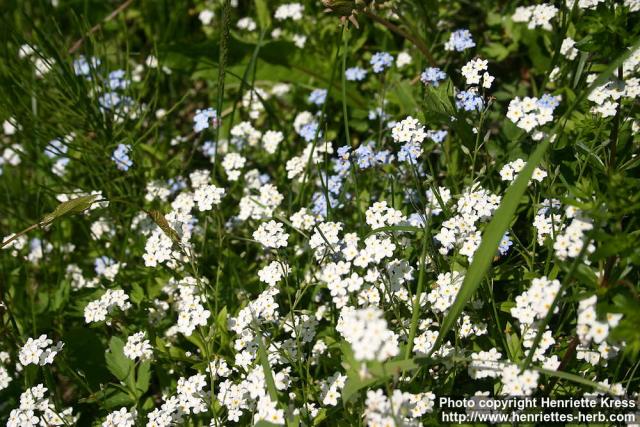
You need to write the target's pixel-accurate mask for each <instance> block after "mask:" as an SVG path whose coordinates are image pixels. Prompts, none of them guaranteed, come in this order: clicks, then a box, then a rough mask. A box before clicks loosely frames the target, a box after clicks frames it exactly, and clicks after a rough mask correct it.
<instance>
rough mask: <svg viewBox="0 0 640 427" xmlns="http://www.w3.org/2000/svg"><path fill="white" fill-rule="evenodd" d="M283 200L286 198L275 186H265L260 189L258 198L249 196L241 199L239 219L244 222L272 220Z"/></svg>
mask: <svg viewBox="0 0 640 427" xmlns="http://www.w3.org/2000/svg"><path fill="white" fill-rule="evenodd" d="M282 200H284V196H283V195H282V194H280V192H279V191H278V189H277V188H276V186H275V185H273V184H265V185H263V186H261V187H260V189H259V194H258V195H257V197H256V196H255V195H253V194H247V195H245V196H243V197H242V199H240V213H239V214H238V218H239V219H240V220H242V221H245V220H247V219H249V218H251V219H267V218H270V217H271V216H273V213H274V212H275V210H276V208H277V207H278V206H280V203H282Z"/></svg>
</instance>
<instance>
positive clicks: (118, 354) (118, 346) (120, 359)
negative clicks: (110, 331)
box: [104, 337, 134, 382]
mask: <svg viewBox="0 0 640 427" xmlns="http://www.w3.org/2000/svg"><path fill="white" fill-rule="evenodd" d="M123 350H124V342H123V341H122V340H121V339H120V338H118V337H111V340H110V341H109V351H108V352H106V353H105V354H104V358H105V360H106V361H107V369H109V372H111V373H112V374H113V375H114V376H115V377H116V378H117V379H118V380H120V381H123V382H124V381H125V380H126V379H127V378H128V377H129V375H133V369H134V364H133V361H132V360H130V359H129V358H127V356H125V355H124V351H123Z"/></svg>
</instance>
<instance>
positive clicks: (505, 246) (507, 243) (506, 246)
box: [498, 231, 513, 255]
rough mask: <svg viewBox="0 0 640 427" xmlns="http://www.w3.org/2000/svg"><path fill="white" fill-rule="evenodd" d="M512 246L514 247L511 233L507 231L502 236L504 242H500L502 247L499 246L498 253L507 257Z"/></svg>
mask: <svg viewBox="0 0 640 427" xmlns="http://www.w3.org/2000/svg"><path fill="white" fill-rule="evenodd" d="M511 245H513V242H512V241H511V238H510V237H509V232H508V231H507V232H506V233H504V236H502V240H500V246H498V252H500V255H505V254H506V253H507V252H509V248H510V247H511Z"/></svg>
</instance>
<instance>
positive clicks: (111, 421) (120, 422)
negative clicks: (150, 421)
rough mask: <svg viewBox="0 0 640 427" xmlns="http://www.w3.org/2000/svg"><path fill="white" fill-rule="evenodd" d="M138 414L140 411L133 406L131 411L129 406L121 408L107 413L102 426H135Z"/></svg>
mask: <svg viewBox="0 0 640 427" xmlns="http://www.w3.org/2000/svg"><path fill="white" fill-rule="evenodd" d="M137 416H138V412H137V411H136V409H135V408H131V410H130V411H129V410H127V408H120V409H118V410H117V411H113V412H111V413H110V414H109V415H107V418H106V419H105V420H104V422H103V423H102V427H134V426H135V425H136V417H137Z"/></svg>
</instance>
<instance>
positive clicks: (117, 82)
mask: <svg viewBox="0 0 640 427" xmlns="http://www.w3.org/2000/svg"><path fill="white" fill-rule="evenodd" d="M124 76H125V71H124V70H115V71H112V72H110V73H109V78H108V80H109V81H108V85H109V88H110V89H111V90H116V89H126V88H127V87H128V86H129V83H130V82H129V80H128V79H125V78H124Z"/></svg>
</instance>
